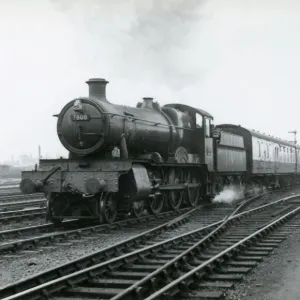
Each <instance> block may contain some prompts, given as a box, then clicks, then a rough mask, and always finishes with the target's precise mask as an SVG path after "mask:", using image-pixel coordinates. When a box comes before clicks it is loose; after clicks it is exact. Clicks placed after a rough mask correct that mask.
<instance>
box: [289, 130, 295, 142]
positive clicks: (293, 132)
mask: <svg viewBox="0 0 300 300" xmlns="http://www.w3.org/2000/svg"><path fill="white" fill-rule="evenodd" d="M289 133H292V134H293V135H294V144H295V145H296V144H297V130H293V131H289Z"/></svg>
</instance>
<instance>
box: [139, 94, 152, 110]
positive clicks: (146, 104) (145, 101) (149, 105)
mask: <svg viewBox="0 0 300 300" xmlns="http://www.w3.org/2000/svg"><path fill="white" fill-rule="evenodd" d="M141 108H150V109H153V98H150V97H145V98H143V104H142V105H141Z"/></svg>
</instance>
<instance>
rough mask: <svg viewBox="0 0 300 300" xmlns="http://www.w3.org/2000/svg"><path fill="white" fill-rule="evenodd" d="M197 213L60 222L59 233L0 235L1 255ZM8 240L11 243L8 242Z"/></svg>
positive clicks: (40, 230)
mask: <svg viewBox="0 0 300 300" xmlns="http://www.w3.org/2000/svg"><path fill="white" fill-rule="evenodd" d="M220 207H221V209H220V210H222V209H223V211H224V210H225V212H226V211H228V208H226V207H222V206H220ZM226 209H227V210H226ZM198 210H201V207H199V208H195V209H193V210H190V209H188V208H184V209H181V210H179V211H169V212H165V213H161V214H159V215H157V216H155V215H148V216H144V217H141V218H138V219H137V218H130V219H125V220H122V221H118V222H115V223H113V224H101V225H99V224H95V225H92V226H91V224H83V225H82V224H81V225H80V222H78V220H69V221H66V222H63V224H62V227H61V228H60V229H58V228H55V227H54V225H53V224H51V223H50V224H44V225H37V226H30V227H25V228H19V229H10V230H5V231H0V238H1V239H2V241H0V254H20V253H21V254H22V253H23V254H25V253H26V252H27V251H29V252H30V253H32V251H33V250H37V249H38V248H45V247H46V248H47V247H48V246H50V245H51V244H58V245H64V244H65V243H66V242H67V243H68V242H69V243H70V242H71V243H72V242H78V241H79V240H85V239H91V238H97V237H98V236H99V235H101V234H102V233H107V232H108V231H111V230H118V229H124V228H126V227H127V228H128V227H129V228H130V227H133V226H134V228H138V227H139V226H155V225H157V224H159V225H160V224H161V223H165V222H169V221H170V219H173V218H174V217H175V216H178V215H181V214H184V215H183V216H181V217H180V219H176V220H175V221H174V222H175V223H174V224H177V222H178V224H181V223H182V220H185V221H187V220H188V219H189V218H190V217H191V216H192V215H193V214H196V212H197V211H198ZM225 212H224V213H223V215H224V214H225ZM204 213H206V212H204ZM199 215H201V214H199ZM216 218H219V215H218V214H216ZM147 222H148V224H147ZM88 225H89V226H88ZM166 226H167V225H166ZM168 226H169V225H168ZM168 226H167V227H165V228H169V227H168ZM78 227H79V228H78ZM8 239H14V240H12V241H7V240H8Z"/></svg>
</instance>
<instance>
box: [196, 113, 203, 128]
mask: <svg viewBox="0 0 300 300" xmlns="http://www.w3.org/2000/svg"><path fill="white" fill-rule="evenodd" d="M202 123H203V118H202V116H201V115H200V114H196V126H197V128H202Z"/></svg>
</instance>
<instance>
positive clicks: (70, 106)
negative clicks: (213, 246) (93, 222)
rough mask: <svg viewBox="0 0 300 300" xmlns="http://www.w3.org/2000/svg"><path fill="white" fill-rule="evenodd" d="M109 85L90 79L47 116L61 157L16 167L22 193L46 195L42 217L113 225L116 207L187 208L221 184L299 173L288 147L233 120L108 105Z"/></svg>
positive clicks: (286, 180)
mask: <svg viewBox="0 0 300 300" xmlns="http://www.w3.org/2000/svg"><path fill="white" fill-rule="evenodd" d="M107 83H108V82H107V81H106V80H104V79H99V78H93V79H90V80H88V81H87V84H88V86H89V97H80V98H76V99H74V100H72V101H70V102H69V103H67V104H66V105H65V107H64V108H63V109H62V111H61V112H60V113H59V114H58V115H55V116H56V117H58V121H57V134H58V137H59V139H60V141H61V143H62V145H63V146H64V147H65V148H66V149H67V150H68V151H69V158H68V159H62V158H61V159H41V160H40V161H39V167H38V168H37V166H36V168H35V170H33V171H24V172H22V180H21V183H20V189H21V191H22V192H23V193H25V194H28V193H34V192H44V193H45V195H46V198H47V218H48V219H50V220H51V221H52V222H54V223H56V224H58V223H60V222H61V221H62V220H63V219H64V218H68V217H71V218H77V219H98V220H100V221H101V222H108V223H111V222H113V221H114V220H115V219H116V217H117V215H118V214H120V215H121V214H128V213H133V214H134V215H136V216H140V215H141V214H142V213H143V212H144V211H145V210H148V211H149V212H151V213H154V214H157V213H159V212H160V211H162V210H163V209H173V210H177V209H179V208H180V207H182V206H190V207H194V206H196V205H197V203H198V202H199V201H200V200H202V201H203V200H204V199H205V198H208V199H209V198H211V197H212V196H213V195H215V194H216V193H217V192H219V191H221V190H222V189H223V187H224V186H225V185H228V184H239V185H243V186H246V187H247V188H248V189H249V188H251V187H252V186H253V185H254V184H257V183H258V184H260V185H263V184H264V185H268V186H270V185H271V186H280V185H286V184H290V183H291V182H292V181H295V180H296V178H298V176H297V175H298V171H299V169H298V166H297V161H298V158H299V148H298V146H296V145H293V144H291V143H288V142H283V141H281V140H279V139H275V138H271V137H267V136H266V135H261V134H258V133H256V132H254V131H249V130H247V129H245V128H243V127H241V126H235V125H228V124H227V125H226V124H224V125H219V126H214V125H212V121H213V117H212V115H210V114H209V113H207V112H206V111H204V110H201V109H197V108H194V107H191V106H188V105H185V104H167V105H164V106H162V107H161V106H160V105H159V104H158V103H157V102H154V101H153V98H143V102H139V103H138V104H137V106H136V107H128V106H123V105H115V104H112V103H110V102H109V101H108V100H107V98H106V85H107ZM257 142H258V143H257ZM264 147H267V148H266V149H268V152H266V151H267V150H262V149H264ZM282 147H284V148H286V149H287V151H288V152H287V153H289V154H288V156H285V155H283V154H281V151H280V149H281V148H282ZM257 149H260V150H259V153H258V152H257V151H258V150H257ZM263 151H265V152H263ZM262 153H263V154H262ZM284 153H286V152H284ZM266 154H268V156H266ZM263 155H265V156H263Z"/></svg>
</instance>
